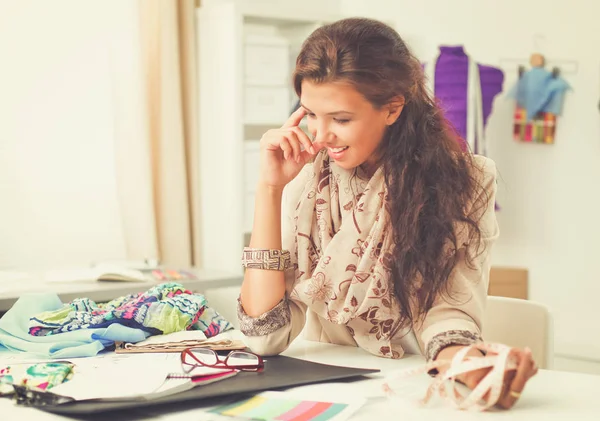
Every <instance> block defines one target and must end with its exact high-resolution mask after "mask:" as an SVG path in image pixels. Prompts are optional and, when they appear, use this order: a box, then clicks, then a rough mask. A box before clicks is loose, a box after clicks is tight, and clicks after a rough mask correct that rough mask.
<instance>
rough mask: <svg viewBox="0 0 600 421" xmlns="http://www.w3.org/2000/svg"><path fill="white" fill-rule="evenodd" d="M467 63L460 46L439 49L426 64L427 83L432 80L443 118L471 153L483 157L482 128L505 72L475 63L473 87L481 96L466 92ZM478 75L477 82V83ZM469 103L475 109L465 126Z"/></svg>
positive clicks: (499, 90) (468, 61)
mask: <svg viewBox="0 0 600 421" xmlns="http://www.w3.org/2000/svg"><path fill="white" fill-rule="evenodd" d="M470 61H471V59H470V57H469V56H468V55H467V53H466V52H465V50H464V48H463V47H462V46H440V48H439V55H438V56H437V58H436V59H434V60H432V61H430V62H428V63H426V64H425V66H424V69H425V73H426V75H427V76H428V79H429V81H430V82H431V81H434V83H433V85H434V86H430V89H431V90H432V91H433V93H434V94H435V96H436V98H437V99H438V100H439V102H440V105H441V106H442V108H443V109H444V111H445V113H446V118H447V119H448V120H449V121H450V122H451V123H452V125H453V126H454V128H455V129H456V131H457V132H458V134H459V136H460V137H461V138H462V139H464V140H465V141H466V142H465V143H466V144H468V145H469V148H470V149H471V151H472V152H473V153H477V154H481V155H485V154H486V153H487V150H486V147H485V142H484V139H483V128H484V127H485V125H486V124H487V121H488V119H489V116H490V114H491V112H492V104H493V102H494V98H495V97H496V96H497V95H498V94H499V93H500V92H502V85H503V83H504V73H503V72H502V70H500V69H498V68H496V67H491V66H484V65H482V64H476V66H473V67H474V69H476V71H475V72H474V73H478V75H473V76H475V80H472V83H474V84H473V85H472V86H473V88H474V91H479V92H480V93H479V92H470V93H469V92H468V91H469V89H468V87H469V65H470ZM472 65H473V63H472ZM434 66H435V71H434V69H433V67H434ZM477 70H478V72H477ZM477 76H478V77H479V83H476V78H477ZM477 96H480V104H476V102H477V99H475V97H477ZM469 99H470V100H471V101H469ZM473 101H475V102H473ZM469 103H471V104H472V105H473V106H474V107H475V110H472V112H473V119H474V120H472V121H473V123H472V124H468V121H467V120H468V110H469V107H468V105H469ZM478 108H480V109H478ZM479 120H481V121H479ZM473 126H475V127H473ZM477 126H481V127H480V128H478V127H477ZM470 130H474V131H475V136H474V139H473V136H471V138H472V139H471V140H469V139H468V138H469V131H470ZM479 132H480V133H479Z"/></svg>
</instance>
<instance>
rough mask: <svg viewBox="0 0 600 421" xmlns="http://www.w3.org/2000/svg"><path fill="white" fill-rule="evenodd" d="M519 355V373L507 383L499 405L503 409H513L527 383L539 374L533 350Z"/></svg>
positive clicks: (526, 350)
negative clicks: (532, 353)
mask: <svg viewBox="0 0 600 421" xmlns="http://www.w3.org/2000/svg"><path fill="white" fill-rule="evenodd" d="M519 354H520V355H519V356H518V358H519V365H518V366H517V371H516V373H515V375H514V378H513V379H512V381H508V382H506V385H507V387H506V390H505V391H504V393H503V396H502V398H501V399H500V402H499V405H500V406H501V407H503V408H507V409H508V408H511V407H512V406H513V405H514V404H515V402H517V400H518V399H519V398H520V397H521V393H523V389H525V383H527V380H529V379H530V378H531V377H532V376H534V375H535V374H536V373H537V367H535V362H534V361H533V357H532V355H531V350H530V349H529V348H525V350H523V351H520V353H519Z"/></svg>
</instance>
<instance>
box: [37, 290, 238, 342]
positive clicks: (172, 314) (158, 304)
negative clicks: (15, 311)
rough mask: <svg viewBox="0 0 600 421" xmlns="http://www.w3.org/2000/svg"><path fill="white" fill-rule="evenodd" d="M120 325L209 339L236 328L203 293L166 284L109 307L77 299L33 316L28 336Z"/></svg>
mask: <svg viewBox="0 0 600 421" xmlns="http://www.w3.org/2000/svg"><path fill="white" fill-rule="evenodd" d="M117 323H118V324H121V325H123V326H128V327H132V328H135V329H141V330H143V331H145V332H148V333H149V334H150V335H160V334H168V333H173V332H180V331H183V330H202V331H203V332H204V334H205V335H206V337H212V336H215V335H217V334H219V333H221V332H224V331H226V330H230V329H233V326H232V325H231V324H230V323H229V322H227V320H225V319H224V318H223V317H222V316H221V315H220V314H219V313H217V312H216V310H214V309H212V308H210V307H208V305H207V302H206V298H204V296H203V295H202V294H194V293H192V292H191V291H188V290H187V289H185V288H184V287H183V286H182V285H181V284H179V283H175V282H167V283H163V284H160V285H157V286H155V287H153V288H151V289H149V290H148V291H146V292H143V293H139V294H130V295H126V296H123V297H119V298H116V299H114V300H112V301H110V302H108V303H106V304H96V303H95V302H94V301H92V300H90V299H89V298H78V299H75V300H73V301H72V302H71V303H69V304H65V305H64V306H63V307H62V308H59V309H57V310H54V311H46V312H43V313H40V314H36V315H35V316H33V317H31V318H30V320H29V334H30V335H33V336H48V335H55V334H58V333H64V332H72V331H75V330H80V329H96V328H105V327H107V326H110V325H111V324H117Z"/></svg>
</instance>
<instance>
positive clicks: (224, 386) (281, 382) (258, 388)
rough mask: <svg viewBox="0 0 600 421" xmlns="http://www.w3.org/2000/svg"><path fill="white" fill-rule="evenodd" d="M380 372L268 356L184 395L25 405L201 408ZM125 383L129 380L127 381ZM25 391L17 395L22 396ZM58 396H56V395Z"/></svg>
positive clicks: (38, 400) (42, 400)
mask: <svg viewBox="0 0 600 421" xmlns="http://www.w3.org/2000/svg"><path fill="white" fill-rule="evenodd" d="M378 372H379V370H377V369H362V368H351V367H341V366H332V365H326V364H319V363H314V362H310V361H305V360H300V359H297V358H291V357H285V356H282V355H279V356H275V357H269V358H267V359H266V362H265V369H264V370H263V371H262V372H261V373H247V372H241V373H239V374H237V375H235V376H233V377H230V378H227V379H224V380H221V381H218V382H215V383H210V384H207V385H203V386H199V387H196V388H193V389H190V390H187V391H185V392H181V393H176V394H173V395H169V396H164V397H161V398H159V399H154V400H147V399H132V400H112V401H111V400H109V399H89V400H80V401H73V400H68V401H66V400H65V399H53V398H51V396H50V394H48V395H49V396H46V397H44V396H42V395H38V396H35V397H33V398H32V397H31V394H29V398H27V397H25V396H24V401H23V403H24V404H26V405H30V406H34V407H38V408H39V409H42V410H44V411H48V412H53V413H58V414H72V415H76V414H81V415H83V414H97V413H101V412H109V411H118V410H126V409H135V408H141V407H148V406H151V405H161V404H169V403H177V402H185V401H194V402H197V403H198V406H203V405H206V404H207V403H208V402H207V401H206V400H207V399H211V402H212V400H214V399H218V398H233V397H236V396H245V395H251V394H255V393H259V392H263V391H265V390H278V389H284V388H287V387H292V386H301V385H306V384H312V383H320V382H326V381H334V380H341V379H352V378H359V377H360V376H364V375H367V374H373V373H378ZM124 381H127V380H126V379H124ZM24 393H27V392H26V391H25V390H21V391H20V392H19V391H18V390H17V394H18V395H19V394H21V395H23V394H24ZM54 396H56V395H54Z"/></svg>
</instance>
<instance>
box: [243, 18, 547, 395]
mask: <svg viewBox="0 0 600 421" xmlns="http://www.w3.org/2000/svg"><path fill="white" fill-rule="evenodd" d="M293 86H294V89H295V91H296V93H297V94H298V96H299V97H300V102H301V104H302V106H301V107H300V108H299V109H298V110H297V111H296V112H294V113H293V114H292V116H291V117H290V118H289V119H288V121H287V122H286V123H285V124H284V125H283V126H282V127H281V128H279V129H274V130H269V131H268V132H267V133H265V134H264V136H263V137H262V139H261V152H260V153H261V167H260V176H259V184H258V187H257V194H256V204H255V215H256V216H255V219H254V228H253V231H252V237H251V241H250V247H248V248H246V249H245V250H244V255H243V260H242V262H243V264H244V266H245V267H246V268H247V270H246V273H245V276H244V282H243V285H242V291H241V296H240V301H239V302H240V305H239V308H238V313H239V319H240V328H241V330H242V332H243V333H244V334H245V336H246V341H247V343H248V345H249V346H250V347H251V348H252V349H253V350H254V351H255V352H257V353H260V354H266V355H269V354H277V353H280V352H282V351H283V350H285V349H286V348H287V347H288V345H289V344H290V342H291V341H293V340H294V338H296V337H297V336H298V334H299V333H300V332H301V331H302V330H303V329H304V331H305V336H306V337H307V338H308V339H312V340H316V341H324V342H331V343H336V344H341V345H349V346H359V347H361V348H363V349H365V350H366V351H369V352H370V353H372V354H374V355H377V356H381V357H386V358H400V357H402V356H403V355H404V353H405V352H408V353H418V354H424V355H426V356H427V358H428V359H429V360H435V361H444V360H447V359H448V360H451V359H452V358H453V357H454V356H455V355H459V358H460V359H462V358H463V357H467V356H468V357H471V358H476V357H481V353H480V352H479V351H478V350H477V348H475V347H469V348H467V347H468V346H470V345H473V344H477V343H480V342H482V338H481V325H482V316H483V310H484V306H485V300H486V295H487V287H488V279H489V271H490V248H491V246H492V244H493V243H494V242H495V240H496V239H497V238H498V225H497V222H496V216H495V212H494V198H495V193H496V169H495V165H494V162H493V161H491V160H490V159H487V158H485V157H479V156H473V155H471V154H470V153H468V152H463V151H462V150H461V148H460V146H459V142H458V139H457V138H456V135H455V132H454V130H452V129H451V128H450V127H449V124H448V123H447V121H446V119H445V118H444V116H443V114H442V112H441V111H440V109H439V107H438V106H437V104H436V103H435V101H434V99H433V98H432V97H431V96H430V95H429V93H428V92H427V90H426V88H425V80H424V74H423V70H422V68H421V65H420V63H419V61H418V60H417V59H416V58H415V57H414V56H413V55H412V54H411V52H410V51H409V49H408V47H407V46H406V44H405V43H404V42H403V40H402V39H401V38H400V36H399V35H398V34H397V33H396V32H395V31H394V30H393V29H392V28H390V27H388V26H387V25H385V24H383V23H381V22H378V21H375V20H370V19H358V18H356V19H345V20H341V21H338V22H335V23H333V24H330V25H327V26H324V27H321V28H319V29H317V30H316V31H314V32H313V33H312V34H311V35H310V36H309V37H308V39H307V40H306V41H305V42H304V44H303V46H302V49H301V51H300V54H299V55H298V58H297V60H296V69H295V71H294V76H293ZM305 115H306V116H308V132H309V133H308V134H306V133H305V132H304V131H302V130H301V129H300V128H299V127H298V124H299V123H300V121H301V120H302V119H303V118H304V116H305ZM305 325H306V326H305ZM514 356H515V358H516V360H517V362H518V363H517V364H516V365H515V367H518V368H516V370H515V369H512V370H506V374H505V375H504V381H505V388H504V390H503V393H502V394H499V395H498V396H500V397H499V398H498V399H497V402H498V403H499V404H500V405H501V406H505V407H510V406H511V405H512V404H513V403H514V402H515V400H516V399H517V398H518V396H519V393H520V392H521V391H522V389H523V387H524V384H525V382H526V381H527V379H528V378H529V377H531V376H532V375H534V374H535V372H536V370H537V369H536V368H535V366H534V363H533V360H532V357H531V353H530V352H528V351H527V350H524V351H520V350H514ZM515 367H513V368H515ZM500 371H501V372H504V370H503V369H501V370H500ZM485 376H486V371H485V370H483V371H481V370H480V371H477V372H472V373H468V374H465V375H464V376H462V378H461V379H460V380H462V381H463V382H465V383H466V384H467V385H468V386H469V387H475V386H476V385H477V384H478V383H479V381H480V380H481V379H482V378H484V377H485ZM494 403H496V402H494Z"/></svg>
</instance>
